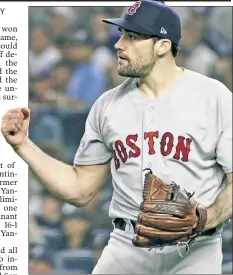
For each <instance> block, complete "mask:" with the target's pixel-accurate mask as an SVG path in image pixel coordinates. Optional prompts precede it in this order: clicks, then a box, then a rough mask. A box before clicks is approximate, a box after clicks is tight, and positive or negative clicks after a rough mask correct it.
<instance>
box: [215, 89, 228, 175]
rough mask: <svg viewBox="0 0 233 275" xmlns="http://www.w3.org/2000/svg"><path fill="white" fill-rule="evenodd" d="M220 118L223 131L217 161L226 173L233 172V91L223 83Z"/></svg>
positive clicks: (219, 139)
mask: <svg viewBox="0 0 233 275" xmlns="http://www.w3.org/2000/svg"><path fill="white" fill-rule="evenodd" d="M218 105H219V106H218V107H219V108H218V110H219V114H218V118H219V120H220V125H221V132H220V135H219V138H218V142H217V147H216V158H217V162H218V163H219V164H220V165H221V166H222V168H223V170H224V172H225V173H231V172H232V93H231V92H230V91H229V90H228V89H227V88H226V87H225V86H224V85H222V87H221V91H220V95H219V102H218Z"/></svg>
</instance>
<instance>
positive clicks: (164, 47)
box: [155, 39, 172, 57]
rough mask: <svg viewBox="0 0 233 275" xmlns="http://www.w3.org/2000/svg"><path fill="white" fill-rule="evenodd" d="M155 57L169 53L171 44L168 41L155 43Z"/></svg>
mask: <svg viewBox="0 0 233 275" xmlns="http://www.w3.org/2000/svg"><path fill="white" fill-rule="evenodd" d="M155 47H156V52H157V55H158V56H160V57H162V56H163V55H167V54H168V53H169V52H170V51H171V47H172V43H171V41H170V40H168V39H160V40H158V41H157V42H156V43H155Z"/></svg>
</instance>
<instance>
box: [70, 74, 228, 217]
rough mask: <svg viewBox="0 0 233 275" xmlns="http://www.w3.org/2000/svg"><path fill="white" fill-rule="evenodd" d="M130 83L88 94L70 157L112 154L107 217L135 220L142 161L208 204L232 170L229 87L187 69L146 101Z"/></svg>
mask: <svg viewBox="0 0 233 275" xmlns="http://www.w3.org/2000/svg"><path fill="white" fill-rule="evenodd" d="M136 84H137V80H136V79H127V80H126V81H125V82H124V83H123V84H122V85H120V86H119V87H117V88H114V89H112V90H110V91H108V92H106V93H104V94H103V95H102V96H101V97H100V98H99V99H98V100H97V101H96V102H95V104H94V105H93V107H92V109H91V111H90V113H89V116H88V119H87V121H86V128H85V133H84V136H83V138H82V141H81V143H80V146H79V149H78V151H77V153H76V156H75V159H74V163H75V164H77V165H91V164H100V163H105V162H108V161H111V172H112V182H113V187H114V193H113V197H112V201H111V205H110V210H109V214H110V217H112V218H113V217H122V218H127V219H132V220H136V217H137V215H138V212H139V206H140V203H141V201H142V190H143V181H144V173H145V172H143V169H145V168H148V167H149V168H151V169H152V171H153V172H154V173H155V174H156V175H157V176H158V177H161V178H162V179H163V180H164V181H165V182H167V183H171V182H176V183H177V184H179V185H180V186H181V188H184V189H186V190H188V191H189V192H193V191H195V195H194V198H195V199H197V200H198V201H200V202H201V203H202V204H203V205H205V206H208V205H210V204H211V203H213V202H214V200H215V198H216V197H217V195H218V194H219V192H220V191H221V190H222V188H223V187H224V185H225V184H226V177H225V176H224V175H225V173H230V172H231V171H232V121H231V113H232V104H231V102H232V94H231V92H230V91H229V90H228V89H227V88H226V87H225V86H224V85H223V84H222V83H220V82H218V81H216V80H214V79H210V78H207V77H205V76H203V75H200V74H197V73H195V72H192V71H189V70H185V73H184V75H183V76H182V78H181V79H180V80H178V81H177V82H176V83H175V84H174V85H173V87H172V88H170V90H169V91H167V93H166V94H165V95H163V96H161V97H159V98H157V99H156V100H155V101H153V102H151V101H149V100H148V99H147V98H146V97H145V96H144V95H143V93H141V92H140V91H139V90H138V88H137V85H136Z"/></svg>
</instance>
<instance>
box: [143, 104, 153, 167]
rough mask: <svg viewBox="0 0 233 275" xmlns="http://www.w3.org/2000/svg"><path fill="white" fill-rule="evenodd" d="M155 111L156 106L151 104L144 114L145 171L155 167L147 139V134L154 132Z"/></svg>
mask: <svg viewBox="0 0 233 275" xmlns="http://www.w3.org/2000/svg"><path fill="white" fill-rule="evenodd" d="M153 110H154V106H153V105H152V104H150V105H149V106H147V109H146V110H145V113H144V123H143V135H144V142H143V147H144V148H143V152H144V155H143V169H145V168H151V169H152V166H153V155H150V154H149V150H150V148H149V139H148V138H145V133H148V132H151V131H153V123H152V121H153V115H154V114H153Z"/></svg>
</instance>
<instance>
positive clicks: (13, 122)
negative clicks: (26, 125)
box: [2, 118, 23, 129]
mask: <svg viewBox="0 0 233 275" xmlns="http://www.w3.org/2000/svg"><path fill="white" fill-rule="evenodd" d="M2 125H3V126H4V125H5V126H7V125H9V126H11V125H16V126H17V128H19V129H20V128H21V127H22V125H23V120H22V119H19V118H11V119H9V120H5V121H3V123H2Z"/></svg>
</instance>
